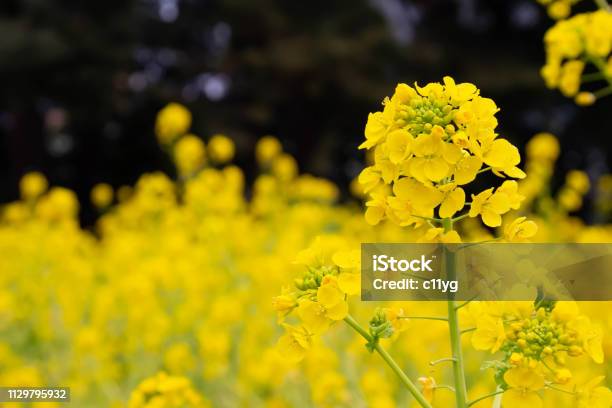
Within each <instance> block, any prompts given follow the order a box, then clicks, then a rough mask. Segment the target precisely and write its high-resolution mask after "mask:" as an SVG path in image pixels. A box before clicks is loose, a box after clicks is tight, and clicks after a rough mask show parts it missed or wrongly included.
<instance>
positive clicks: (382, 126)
mask: <svg viewBox="0 0 612 408" xmlns="http://www.w3.org/2000/svg"><path fill="white" fill-rule="evenodd" d="M383 104H384V106H385V108H384V109H383V111H382V112H375V113H370V115H369V116H368V121H367V123H366V127H365V137H366V141H365V142H363V143H362V144H361V145H359V148H360V149H370V148H371V147H373V146H374V145H376V144H377V143H379V142H381V141H382V140H383V139H384V138H385V136H386V135H387V132H388V130H389V128H390V127H391V125H392V123H393V118H394V117H395V104H394V103H392V102H391V101H390V100H389V99H386V100H385V101H384V102H383Z"/></svg>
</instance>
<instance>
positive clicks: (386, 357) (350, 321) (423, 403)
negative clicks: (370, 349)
mask: <svg viewBox="0 0 612 408" xmlns="http://www.w3.org/2000/svg"><path fill="white" fill-rule="evenodd" d="M344 321H345V322H346V323H347V324H348V325H349V326H351V327H352V328H353V329H355V331H356V332H357V333H359V334H361V336H362V337H363V338H364V339H366V340H367V341H372V336H370V333H368V332H367V331H366V330H365V329H364V328H363V327H361V326H360V325H359V323H357V321H355V319H354V318H353V317H352V316H351V315H348V316H346V317H345V318H344ZM374 350H376V352H377V353H378V354H379V355H380V356H381V357H382V359H383V360H385V363H387V365H388V366H389V367H390V368H391V370H393V372H394V373H395V374H396V375H397V376H398V377H399V379H400V380H401V381H402V383H403V384H404V385H405V386H406V388H407V389H408V391H410V394H412V396H413V397H414V399H416V400H417V402H418V403H419V405H421V407H423V408H432V407H431V404H430V403H429V402H427V400H426V399H425V397H424V396H423V394H421V392H420V391H419V390H418V388H417V387H416V385H414V383H413V382H412V380H411V379H410V378H408V376H407V375H406V373H404V371H403V370H402V369H401V367H400V366H399V365H398V364H397V363H396V362H395V360H393V357H391V355H390V354H389V353H387V350H385V349H384V348H382V346H381V345H380V344H378V343H376V345H375V346H374Z"/></svg>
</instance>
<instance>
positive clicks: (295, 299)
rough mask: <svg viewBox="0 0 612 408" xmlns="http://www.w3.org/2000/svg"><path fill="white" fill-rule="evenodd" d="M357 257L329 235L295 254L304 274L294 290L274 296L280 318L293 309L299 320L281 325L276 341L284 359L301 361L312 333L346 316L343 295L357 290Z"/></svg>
mask: <svg viewBox="0 0 612 408" xmlns="http://www.w3.org/2000/svg"><path fill="white" fill-rule="evenodd" d="M359 257H360V253H359V251H358V250H349V248H347V247H346V244H345V243H344V242H342V241H341V240H340V239H338V238H337V237H333V236H332V237H318V238H317V239H316V241H315V242H314V243H313V244H312V245H311V246H310V247H309V248H308V249H305V250H304V251H301V252H300V253H299V254H298V256H297V259H296V263H298V264H301V265H304V266H305V267H306V269H307V271H306V273H304V275H302V276H301V277H299V278H297V279H296V281H295V288H294V290H290V289H286V290H285V291H284V293H283V294H282V295H281V296H277V297H275V298H274V308H275V309H276V310H277V311H278V312H279V318H280V320H281V321H284V319H285V317H286V316H287V315H289V314H290V313H291V312H293V311H294V310H295V311H296V313H297V316H299V320H300V325H299V326H297V327H295V326H290V325H288V324H284V326H285V328H286V333H285V334H284V335H283V336H282V337H281V338H280V339H279V342H278V349H279V351H280V353H281V354H282V356H283V357H284V358H286V359H287V360H288V361H291V362H298V361H300V360H302V359H303V358H304V356H305V355H306V352H307V351H308V349H309V348H310V347H311V344H312V337H313V336H314V335H315V334H322V333H323V332H325V331H326V330H327V329H328V328H329V327H330V325H332V324H333V323H334V322H337V321H339V320H342V319H344V318H345V317H346V316H347V314H348V304H347V297H348V296H349V295H356V294H357V293H359V279H360V275H359V270H358V269H359V266H360V261H359Z"/></svg>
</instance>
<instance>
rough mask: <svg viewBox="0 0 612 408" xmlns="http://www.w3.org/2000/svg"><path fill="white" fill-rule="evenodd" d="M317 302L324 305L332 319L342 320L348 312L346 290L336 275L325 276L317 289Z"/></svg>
mask: <svg viewBox="0 0 612 408" xmlns="http://www.w3.org/2000/svg"><path fill="white" fill-rule="evenodd" d="M317 302H318V303H320V304H321V305H323V307H324V308H325V310H326V314H327V317H329V318H330V319H331V320H342V319H344V318H345V317H346V315H347V314H348V304H347V303H346V299H345V295H344V292H343V291H342V290H341V289H340V287H339V285H338V281H337V279H336V278H335V277H332V276H329V275H328V276H325V277H324V278H323V281H322V282H321V286H319V288H318V289H317Z"/></svg>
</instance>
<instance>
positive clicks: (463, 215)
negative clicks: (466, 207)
mask: <svg viewBox="0 0 612 408" xmlns="http://www.w3.org/2000/svg"><path fill="white" fill-rule="evenodd" d="M469 216H470V214H469V213H465V214H461V215H459V216H457V217H455V218H453V219H452V220H451V222H457V221H461V220H462V219H464V218H467V217H469Z"/></svg>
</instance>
